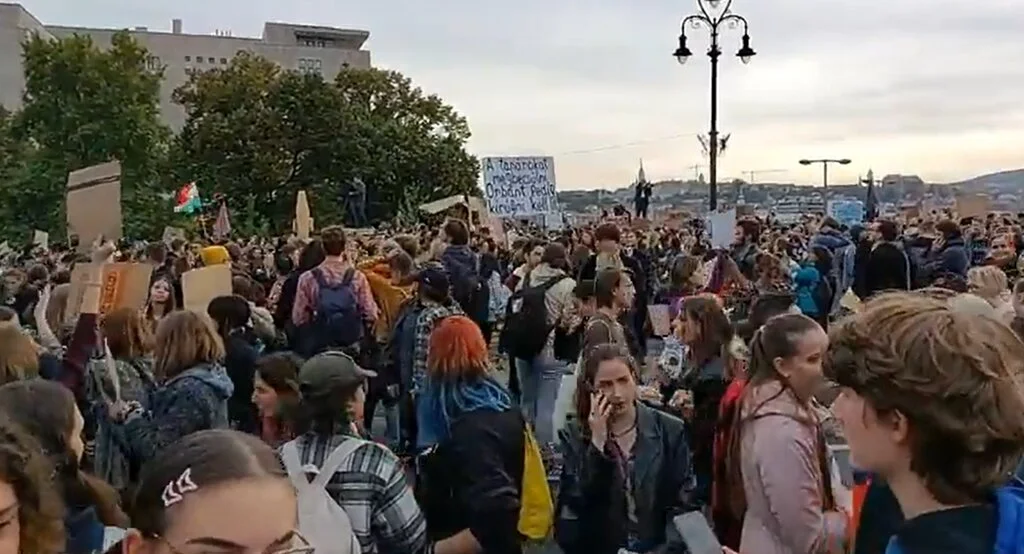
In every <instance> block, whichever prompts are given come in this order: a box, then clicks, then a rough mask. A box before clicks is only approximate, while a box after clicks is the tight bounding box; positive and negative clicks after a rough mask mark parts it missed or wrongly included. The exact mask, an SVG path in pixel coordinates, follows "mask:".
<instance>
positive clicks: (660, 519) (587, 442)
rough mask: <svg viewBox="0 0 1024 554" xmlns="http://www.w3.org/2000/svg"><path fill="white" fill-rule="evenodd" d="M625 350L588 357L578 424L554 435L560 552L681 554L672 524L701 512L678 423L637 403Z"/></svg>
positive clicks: (602, 349)
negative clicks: (559, 467)
mask: <svg viewBox="0 0 1024 554" xmlns="http://www.w3.org/2000/svg"><path fill="white" fill-rule="evenodd" d="M637 368H638V366H637V363H636V361H635V360H634V359H633V358H632V356H630V354H629V350H628V348H626V347H625V346H624V345H619V344H603V345H600V346H597V347H595V348H594V349H593V350H592V351H591V352H589V354H588V355H587V356H586V359H585V361H584V363H583V368H582V371H581V372H580V374H579V378H578V381H577V385H576V413H577V419H575V420H574V421H572V422H571V423H569V425H568V426H567V427H566V428H565V429H563V430H562V431H561V432H560V433H559V438H560V442H561V450H562V455H563V472H562V476H561V484H560V494H559V497H558V506H557V507H556V513H555V517H556V523H555V540H556V541H557V542H558V544H559V546H560V547H561V548H562V550H563V552H565V554H577V553H579V554H584V553H585V554H617V553H619V552H622V551H626V552H637V553H640V552H644V553H646V552H652V551H653V552H685V549H684V547H683V543H682V539H681V538H680V537H679V532H678V531H677V530H676V528H675V526H674V525H673V521H672V519H673V518H674V517H675V516H677V515H680V514H683V513H686V512H689V511H694V510H696V509H698V508H699V506H698V505H697V504H695V503H694V501H693V491H694V488H695V487H696V480H695V478H694V474H693V465H692V461H691V457H690V448H689V445H688V442H687V439H686V433H685V426H684V424H683V422H682V421H681V420H679V419H677V418H675V417H673V416H671V415H668V414H666V413H664V412H660V411H658V410H656V409H654V408H651V407H649V406H646V405H644V404H643V403H641V402H639V390H638V389H639V385H638V380H637Z"/></svg>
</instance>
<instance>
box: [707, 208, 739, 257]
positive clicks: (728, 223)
mask: <svg viewBox="0 0 1024 554" xmlns="http://www.w3.org/2000/svg"><path fill="white" fill-rule="evenodd" d="M707 222H708V228H709V229H710V230H711V247H712V248H729V246H731V245H732V241H733V238H734V235H735V234H736V210H735V209H731V210H728V211H725V212H718V213H713V214H708V216H707Z"/></svg>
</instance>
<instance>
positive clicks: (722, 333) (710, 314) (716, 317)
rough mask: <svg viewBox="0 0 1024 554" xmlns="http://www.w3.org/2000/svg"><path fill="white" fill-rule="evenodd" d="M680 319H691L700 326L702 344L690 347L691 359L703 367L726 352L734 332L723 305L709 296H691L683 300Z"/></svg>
mask: <svg viewBox="0 0 1024 554" xmlns="http://www.w3.org/2000/svg"><path fill="white" fill-rule="evenodd" d="M679 314H680V317H689V318H690V319H692V320H694V321H696V322H697V324H698V325H700V343H699V344H696V345H692V344H691V345H689V346H690V359H691V360H692V361H693V362H695V363H697V364H699V365H703V364H705V363H707V362H709V361H711V360H713V359H715V358H717V357H719V356H722V355H723V353H724V352H725V347H726V346H727V345H728V344H729V342H730V341H731V340H732V337H733V335H734V330H733V327H732V323H730V322H729V316H727V315H725V311H723V310H722V306H721V304H719V303H718V301H717V300H716V299H715V298H711V297H708V296H703V295H701V296H691V297H689V298H686V299H684V300H683V304H682V306H681V308H680V310H679Z"/></svg>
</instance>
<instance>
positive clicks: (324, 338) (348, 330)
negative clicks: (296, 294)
mask: <svg viewBox="0 0 1024 554" xmlns="http://www.w3.org/2000/svg"><path fill="white" fill-rule="evenodd" d="M355 271H356V270H355V269H354V268H349V269H348V271H346V272H345V275H344V276H343V277H342V279H341V281H340V282H338V283H329V282H327V280H326V279H325V278H324V272H323V270H322V269H320V268H316V269H314V270H313V278H314V279H316V284H317V291H318V293H317V299H316V306H315V307H314V312H313V320H312V322H311V323H312V326H311V329H309V332H310V333H311V334H312V336H311V337H310V340H311V344H309V346H308V347H307V352H305V354H306V355H307V356H313V355H315V354H319V353H320V352H323V351H325V350H330V349H334V348H345V347H349V346H353V345H356V344H359V341H360V340H361V339H362V338H363V318H362V314H361V313H360V310H359V302H357V301H356V294H355V291H354V290H353V288H352V277H353V276H354V275H355Z"/></svg>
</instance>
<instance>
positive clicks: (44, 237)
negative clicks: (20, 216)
mask: <svg viewBox="0 0 1024 554" xmlns="http://www.w3.org/2000/svg"><path fill="white" fill-rule="evenodd" d="M32 246H34V247H36V248H42V249H43V250H49V249H50V233H47V232H46V231H40V230H39V229H36V230H35V231H33V232H32Z"/></svg>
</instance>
